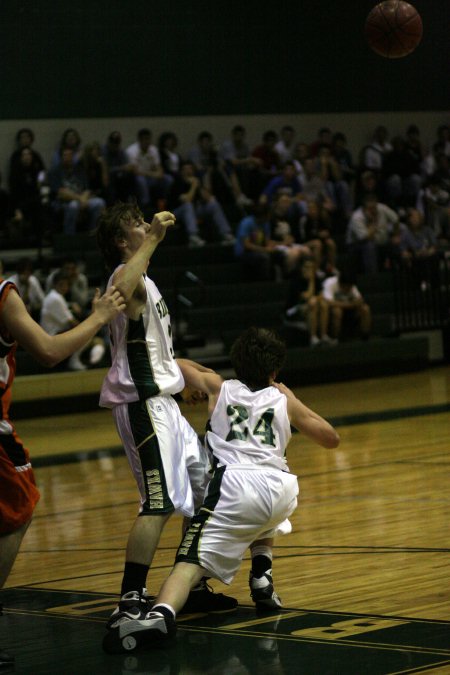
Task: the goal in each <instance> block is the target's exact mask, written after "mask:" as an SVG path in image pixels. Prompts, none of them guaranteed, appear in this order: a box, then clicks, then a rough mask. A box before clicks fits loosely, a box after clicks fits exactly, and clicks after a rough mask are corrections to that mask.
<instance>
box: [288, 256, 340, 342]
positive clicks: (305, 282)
mask: <svg viewBox="0 0 450 675" xmlns="http://www.w3.org/2000/svg"><path fill="white" fill-rule="evenodd" d="M321 288H322V280H321V279H320V277H319V276H318V275H317V270H316V265H315V262H314V260H313V259H312V258H309V257H304V258H303V259H302V263H301V265H300V268H299V269H298V271H297V273H296V274H295V275H293V276H292V277H291V281H290V284H289V297H288V301H287V309H286V312H285V315H284V324H285V325H286V326H290V327H293V328H300V329H305V328H307V329H308V331H309V341H310V345H311V347H316V346H317V345H319V344H320V343H321V338H320V337H319V326H320V310H321V303H320V291H321ZM323 338H324V343H327V342H329V343H331V342H332V340H331V338H329V337H328V335H326V334H324V335H323Z"/></svg>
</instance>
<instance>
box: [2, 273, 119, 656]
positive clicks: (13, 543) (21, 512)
mask: <svg viewBox="0 0 450 675" xmlns="http://www.w3.org/2000/svg"><path fill="white" fill-rule="evenodd" d="M124 308H125V304H124V302H123V298H122V297H121V295H120V293H119V292H118V291H117V290H116V289H115V288H114V286H112V287H111V288H110V289H109V290H108V291H107V292H106V293H105V294H104V295H103V296H102V297H100V293H99V292H98V291H97V293H96V296H95V298H94V301H93V310H92V313H91V315H90V316H89V317H88V318H87V319H85V320H84V321H83V322H82V323H80V324H78V326H76V327H75V328H73V329H72V330H69V331H67V332H65V333H61V334H59V335H53V336H50V335H48V334H47V333H46V332H45V331H44V330H43V329H42V328H41V326H40V325H39V324H38V323H36V322H35V321H34V320H33V319H32V318H31V316H30V314H29V313H28V311H27V308H26V307H25V305H24V303H23V301H22V299H21V298H20V295H19V292H18V290H17V287H16V286H15V284H14V283H12V282H11V281H4V280H2V279H0V484H1V489H0V588H2V587H3V585H4V583H5V581H6V579H7V578H8V575H9V573H10V571H11V569H12V566H13V564H14V561H15V559H16V556H17V553H18V551H19V547H20V544H21V542H22V539H23V537H24V535H25V532H26V531H27V528H28V526H29V524H30V522H31V517H32V514H33V511H34V508H35V506H36V504H37V501H38V499H39V491H38V489H37V487H36V483H35V479H34V474H33V469H32V467H31V463H30V456H29V453H28V450H27V449H26V448H25V447H24V446H23V444H22V441H21V440H20V438H19V437H18V436H17V434H16V431H15V429H14V426H13V424H12V423H11V420H10V419H9V415H8V412H9V406H10V402H11V387H12V383H13V380H14V375H15V372H16V361H15V352H16V348H17V345H18V344H20V345H21V347H23V348H24V349H26V350H27V351H28V352H29V353H30V354H31V355H32V356H34V357H35V358H36V359H37V360H38V361H40V362H41V363H43V364H45V365H47V366H55V365H56V364H57V363H59V362H60V361H63V360H64V359H66V358H67V357H68V356H70V355H71V354H73V352H75V351H77V350H78V349H81V348H82V347H83V346H84V345H85V344H86V343H88V342H89V341H90V340H91V339H92V338H93V337H94V335H95V334H96V333H97V332H98V331H99V329H100V328H101V327H102V326H103V325H104V324H106V323H108V322H109V321H110V320H111V319H112V318H113V317H115V316H116V315H117V314H118V313H119V312H120V311H121V310H123V309H124ZM0 610H1V607H0ZM13 661H14V659H13V657H12V656H10V655H8V654H7V653H6V652H4V651H2V650H0V665H9V664H12V663H13Z"/></svg>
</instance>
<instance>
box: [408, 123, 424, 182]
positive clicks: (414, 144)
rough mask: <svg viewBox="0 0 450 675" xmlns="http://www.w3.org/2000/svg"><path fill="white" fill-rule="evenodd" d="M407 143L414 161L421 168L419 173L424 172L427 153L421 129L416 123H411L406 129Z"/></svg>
mask: <svg viewBox="0 0 450 675" xmlns="http://www.w3.org/2000/svg"><path fill="white" fill-rule="evenodd" d="M405 144H406V150H407V152H408V153H409V155H410V157H411V159H412V161H413V162H414V163H415V165H416V166H417V167H418V169H419V173H421V174H423V171H424V161H425V157H426V154H427V153H426V151H425V148H424V146H423V144H422V141H421V139H420V129H419V127H418V126H416V125H415V124H410V125H409V127H408V128H407V129H406V135H405Z"/></svg>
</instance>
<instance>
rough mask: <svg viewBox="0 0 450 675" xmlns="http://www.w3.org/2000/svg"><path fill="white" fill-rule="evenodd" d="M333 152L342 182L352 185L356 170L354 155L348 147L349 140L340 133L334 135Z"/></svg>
mask: <svg viewBox="0 0 450 675" xmlns="http://www.w3.org/2000/svg"><path fill="white" fill-rule="evenodd" d="M331 152H332V155H333V157H334V159H335V160H336V162H337V163H338V165H339V167H340V170H341V177H342V180H345V182H346V183H348V185H349V186H350V185H352V183H353V181H354V180H355V176H356V169H355V166H354V164H353V157H352V154H351V152H350V150H349V149H348V147H347V138H346V136H345V134H343V133H341V132H340V131H338V132H336V133H335V134H334V135H333V142H332V146H331Z"/></svg>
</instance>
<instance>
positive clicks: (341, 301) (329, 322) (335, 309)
mask: <svg viewBox="0 0 450 675" xmlns="http://www.w3.org/2000/svg"><path fill="white" fill-rule="evenodd" d="M320 304H321V324H322V331H323V332H322V342H328V343H330V342H331V343H333V342H336V341H337V340H340V339H341V338H342V337H343V336H344V335H345V336H351V337H355V336H356V335H359V337H361V338H362V339H363V340H367V339H368V338H369V335H370V330H371V326H372V313H371V310H370V307H369V305H368V304H367V303H366V302H365V301H364V298H363V297H362V295H361V293H360V291H359V289H358V287H357V286H356V278H355V276H354V275H353V274H352V273H350V272H348V271H342V272H340V273H339V274H338V275H336V276H334V277H328V279H325V281H324V282H323V287H322V294H321V303H320ZM328 335H331V338H328ZM324 336H326V337H327V339H325V337H324Z"/></svg>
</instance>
